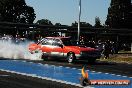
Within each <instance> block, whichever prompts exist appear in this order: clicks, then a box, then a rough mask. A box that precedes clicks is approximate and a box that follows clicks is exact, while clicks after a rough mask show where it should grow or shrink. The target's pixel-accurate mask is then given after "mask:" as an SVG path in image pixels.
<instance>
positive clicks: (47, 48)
mask: <svg viewBox="0 0 132 88" xmlns="http://www.w3.org/2000/svg"><path fill="white" fill-rule="evenodd" d="M52 42H53V40H52V39H51V38H49V39H48V38H45V39H44V40H43V41H42V42H41V50H42V52H43V54H44V55H48V56H51V52H52V48H53V47H52Z"/></svg>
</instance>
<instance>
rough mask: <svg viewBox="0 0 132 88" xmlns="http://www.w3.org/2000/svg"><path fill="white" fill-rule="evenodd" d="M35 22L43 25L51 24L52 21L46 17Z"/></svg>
mask: <svg viewBox="0 0 132 88" xmlns="http://www.w3.org/2000/svg"><path fill="white" fill-rule="evenodd" d="M36 24H43V25H53V24H52V22H51V21H50V20H48V19H41V20H38V21H37V22H36Z"/></svg>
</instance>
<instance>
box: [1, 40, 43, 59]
mask: <svg viewBox="0 0 132 88" xmlns="http://www.w3.org/2000/svg"><path fill="white" fill-rule="evenodd" d="M30 43H33V42H29V41H26V42H22V43H19V44H17V43H13V42H11V41H3V40H0V57H1V58H6V59H29V60H41V59H40V58H38V56H39V55H40V54H39V53H38V54H36V55H35V54H34V55H33V54H31V53H30V52H29V50H28V45H29V44H30Z"/></svg>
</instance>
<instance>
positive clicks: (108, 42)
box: [103, 40, 111, 59]
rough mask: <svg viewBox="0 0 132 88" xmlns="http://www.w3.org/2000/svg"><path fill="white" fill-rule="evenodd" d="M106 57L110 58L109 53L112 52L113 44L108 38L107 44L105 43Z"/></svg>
mask: <svg viewBox="0 0 132 88" xmlns="http://www.w3.org/2000/svg"><path fill="white" fill-rule="evenodd" d="M103 53H104V59H108V58H109V54H110V53H111V44H110V41H109V40H107V41H106V43H105V45H104V51H103Z"/></svg>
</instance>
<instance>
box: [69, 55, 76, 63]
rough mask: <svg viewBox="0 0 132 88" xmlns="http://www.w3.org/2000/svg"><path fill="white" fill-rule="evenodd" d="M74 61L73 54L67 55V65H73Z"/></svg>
mask: <svg viewBox="0 0 132 88" xmlns="http://www.w3.org/2000/svg"><path fill="white" fill-rule="evenodd" d="M74 60H75V55H74V53H69V54H68V55H67V61H68V62H69V63H73V62H74Z"/></svg>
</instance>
